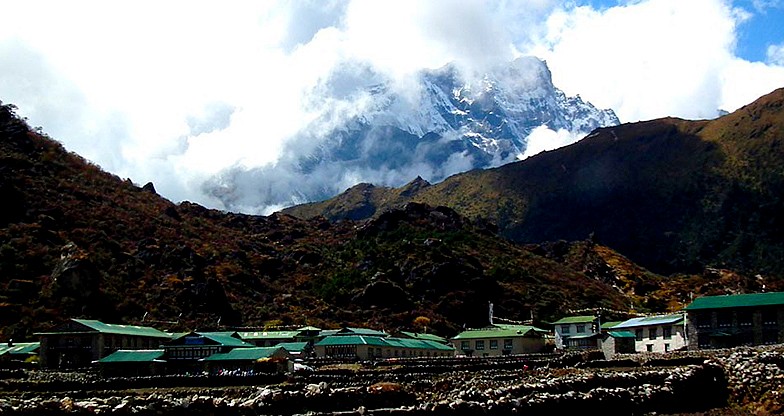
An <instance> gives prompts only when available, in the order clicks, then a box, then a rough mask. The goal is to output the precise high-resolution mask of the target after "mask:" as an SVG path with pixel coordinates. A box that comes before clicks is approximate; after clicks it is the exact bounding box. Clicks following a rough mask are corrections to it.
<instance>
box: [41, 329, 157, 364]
mask: <svg viewBox="0 0 784 416" xmlns="http://www.w3.org/2000/svg"><path fill="white" fill-rule="evenodd" d="M36 335H38V336H39V337H40V340H41V341H40V355H39V357H40V363H41V367H42V368H83V367H89V366H90V365H91V363H92V362H93V361H98V360H100V359H102V358H104V357H106V356H108V355H109V354H111V353H113V352H115V351H117V350H121V349H125V350H128V349H134V350H150V349H159V348H160V347H161V345H162V344H163V343H165V342H167V341H169V340H170V338H171V335H170V334H167V333H164V332H161V331H159V330H157V329H155V328H150V327H146V326H133V325H115V324H106V323H103V322H100V321H96V320H90V319H71V320H69V321H68V322H65V323H63V324H62V325H59V326H57V327H55V328H54V329H52V330H51V331H48V332H41V333H37V334H36Z"/></svg>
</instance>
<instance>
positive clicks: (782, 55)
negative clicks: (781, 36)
mask: <svg viewBox="0 0 784 416" xmlns="http://www.w3.org/2000/svg"><path fill="white" fill-rule="evenodd" d="M767 56H768V62H769V63H770V64H773V65H779V66H784V43H782V44H778V45H769V46H768V50H767Z"/></svg>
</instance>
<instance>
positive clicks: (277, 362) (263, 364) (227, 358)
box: [201, 346, 291, 376]
mask: <svg viewBox="0 0 784 416" xmlns="http://www.w3.org/2000/svg"><path fill="white" fill-rule="evenodd" d="M290 358H291V354H289V352H288V351H286V349H285V348H283V347H280V346H275V347H252V348H235V349H233V350H231V351H228V352H223V353H217V354H212V355H210V356H209V357H206V358H202V359H201V361H202V362H203V363H204V365H205V370H206V371H207V373H208V374H211V375H233V376H252V375H256V374H261V373H277V372H285V371H286V370H287V369H288V360H289V359H290Z"/></svg>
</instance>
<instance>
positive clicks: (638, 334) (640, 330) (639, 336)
mask: <svg viewBox="0 0 784 416" xmlns="http://www.w3.org/2000/svg"><path fill="white" fill-rule="evenodd" d="M635 335H636V336H637V341H642V328H637V330H636V331H635Z"/></svg>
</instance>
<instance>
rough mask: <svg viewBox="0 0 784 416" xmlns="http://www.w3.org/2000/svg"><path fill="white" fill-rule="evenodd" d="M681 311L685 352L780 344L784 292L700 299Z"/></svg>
mask: <svg viewBox="0 0 784 416" xmlns="http://www.w3.org/2000/svg"><path fill="white" fill-rule="evenodd" d="M685 310H686V314H687V316H686V321H687V325H686V327H687V329H686V330H687V334H688V346H689V349H702V348H729V347H736V346H741V345H764V344H779V343H782V342H784V333H782V326H781V322H784V292H768V293H748V294H741V295H722V296H704V297H700V298H697V299H694V301H693V302H692V303H691V304H689V306H687V307H686V308H685Z"/></svg>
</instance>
